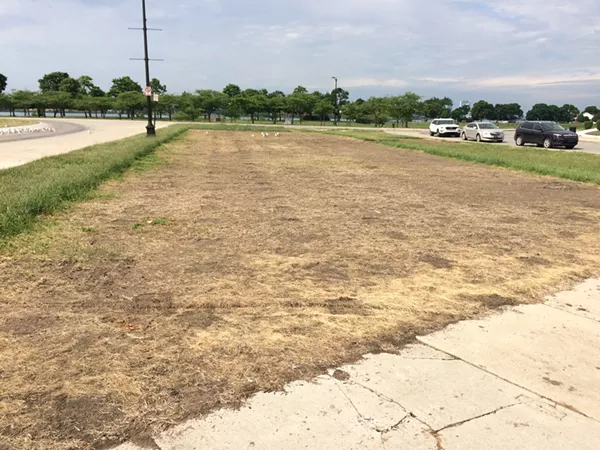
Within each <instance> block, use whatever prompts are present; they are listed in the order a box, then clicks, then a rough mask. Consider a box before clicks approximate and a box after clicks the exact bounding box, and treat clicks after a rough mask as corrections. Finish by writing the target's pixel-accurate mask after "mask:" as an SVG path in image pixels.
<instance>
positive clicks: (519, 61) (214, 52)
mask: <svg viewBox="0 0 600 450" xmlns="http://www.w3.org/2000/svg"><path fill="white" fill-rule="evenodd" d="M146 2H147V7H148V26H149V27H155V28H162V29H163V31H162V32H150V36H149V38H150V56H151V57H152V58H164V62H154V63H152V65H151V75H152V77H157V78H159V79H160V80H161V82H162V83H163V84H166V85H167V87H168V90H169V91H170V92H172V93H180V92H183V91H194V90H196V89H218V90H221V89H222V88H223V87H224V86H225V85H226V84H228V83H235V84H238V85H240V86H241V87H242V88H243V89H244V88H250V87H252V88H259V89H260V88H266V89H268V90H269V91H272V90H277V89H279V90H283V91H284V92H290V91H291V90H293V88H294V87H296V86H298V85H303V86H305V87H306V88H308V89H309V90H311V91H312V90H320V91H326V90H330V89H332V88H333V80H332V78H331V77H332V76H336V77H337V78H338V80H339V84H340V87H343V88H345V89H347V90H348V91H350V94H351V98H353V99H356V98H358V97H362V98H368V97H370V96H372V95H377V96H383V95H396V94H402V93H404V92H406V91H412V92H416V93H417V94H419V95H422V96H423V97H424V98H427V97H431V96H448V97H450V98H452V99H453V100H454V104H455V106H458V103H459V102H460V101H461V100H468V101H471V102H472V103H473V102H475V101H477V100H481V99H483V100H487V101H490V102H492V103H512V102H516V103H520V104H521V105H522V106H523V107H524V108H525V109H527V108H529V107H530V106H531V105H533V104H534V103H538V102H544V103H553V104H558V105H562V104H564V103H572V104H575V105H576V106H578V107H580V108H583V107H585V106H587V105H598V106H600V56H598V55H599V54H600V52H599V50H600V46H599V44H600V39H599V38H600V8H599V7H598V3H597V1H596V0H578V1H577V2H576V3H574V4H570V3H569V2H565V1H564V0H479V1H476V0H427V1H424V0H299V1H289V0H288V1H285V0H161V1H158V0H146ZM0 3H1V5H0V55H1V57H0V73H3V74H4V75H6V76H7V77H8V89H9V90H11V89H30V90H36V89H37V84H38V83H37V80H38V79H39V78H41V76H42V75H43V74H45V73H48V72H52V71H65V72H68V73H69V74H70V75H71V76H72V77H78V76H80V75H90V76H91V77H93V78H94V80H95V82H96V84H97V85H99V86H100V87H102V88H103V89H105V90H108V88H109V87H110V85H111V80H112V79H113V78H116V77H119V76H124V75H129V76H131V77H132V78H133V79H135V80H136V81H138V82H140V84H142V85H143V84H145V83H143V81H144V67H143V63H142V62H141V61H130V60H129V58H131V57H142V56H143V41H142V34H141V32H140V31H131V30H128V27H140V26H141V0H0Z"/></svg>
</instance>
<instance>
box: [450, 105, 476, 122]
mask: <svg viewBox="0 0 600 450" xmlns="http://www.w3.org/2000/svg"><path fill="white" fill-rule="evenodd" d="M469 111H471V107H470V106H469V105H462V106H459V107H458V108H455V109H453V110H452V114H450V117H452V118H453V119H454V120H456V122H458V123H460V122H464V121H466V120H467V116H468V115H469Z"/></svg>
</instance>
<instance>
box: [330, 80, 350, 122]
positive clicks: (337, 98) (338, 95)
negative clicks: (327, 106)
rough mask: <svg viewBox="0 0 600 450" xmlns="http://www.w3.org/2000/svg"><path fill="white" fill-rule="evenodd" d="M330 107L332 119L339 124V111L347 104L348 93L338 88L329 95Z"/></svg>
mask: <svg viewBox="0 0 600 450" xmlns="http://www.w3.org/2000/svg"><path fill="white" fill-rule="evenodd" d="M329 98H330V101H331V106H333V114H334V118H335V119H336V120H337V121H338V122H339V120H340V118H341V116H340V113H341V110H342V108H343V107H344V105H346V104H347V103H348V102H349V98H350V93H349V92H348V91H346V90H344V89H342V88H340V87H338V88H337V89H334V90H333V91H331V93H330V94H329Z"/></svg>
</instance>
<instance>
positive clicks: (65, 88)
mask: <svg viewBox="0 0 600 450" xmlns="http://www.w3.org/2000/svg"><path fill="white" fill-rule="evenodd" d="M58 90H59V91H60V92H68V93H69V94H70V95H71V97H77V96H78V95H80V94H82V93H83V92H82V91H81V85H80V84H79V82H78V81H77V80H75V79H73V78H65V79H64V80H62V81H61V82H60V86H59V88H58Z"/></svg>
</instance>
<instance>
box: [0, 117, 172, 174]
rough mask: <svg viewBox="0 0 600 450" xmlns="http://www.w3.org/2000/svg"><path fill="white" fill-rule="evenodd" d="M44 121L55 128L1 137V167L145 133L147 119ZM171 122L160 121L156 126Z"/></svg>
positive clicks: (166, 124) (4, 167)
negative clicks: (48, 130)
mask: <svg viewBox="0 0 600 450" xmlns="http://www.w3.org/2000/svg"><path fill="white" fill-rule="evenodd" d="M43 123H46V124H48V125H49V126H51V127H53V128H54V129H55V130H56V131H55V132H39V133H24V134H20V135H19V134H18V135H14V134H12V135H5V136H0V169H6V168H9V167H15V166H20V165H21V164H26V163H28V162H30V161H34V160H36V159H40V158H44V157H46V156H53V155H59V154H61V153H67V152H70V151H73V150H77V149H80V148H83V147H88V146H90V145H95V144H101V143H104V142H110V141H116V140H119V139H123V138H126V137H129V136H134V135H136V134H144V133H145V132H146V129H145V126H146V124H145V122H141V121H137V120H102V119H88V120H86V119H68V120H63V119H50V118H45V119H44V120H43ZM168 125H170V123H169V122H158V123H157V124H156V127H157V128H163V127H166V126H168Z"/></svg>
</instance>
